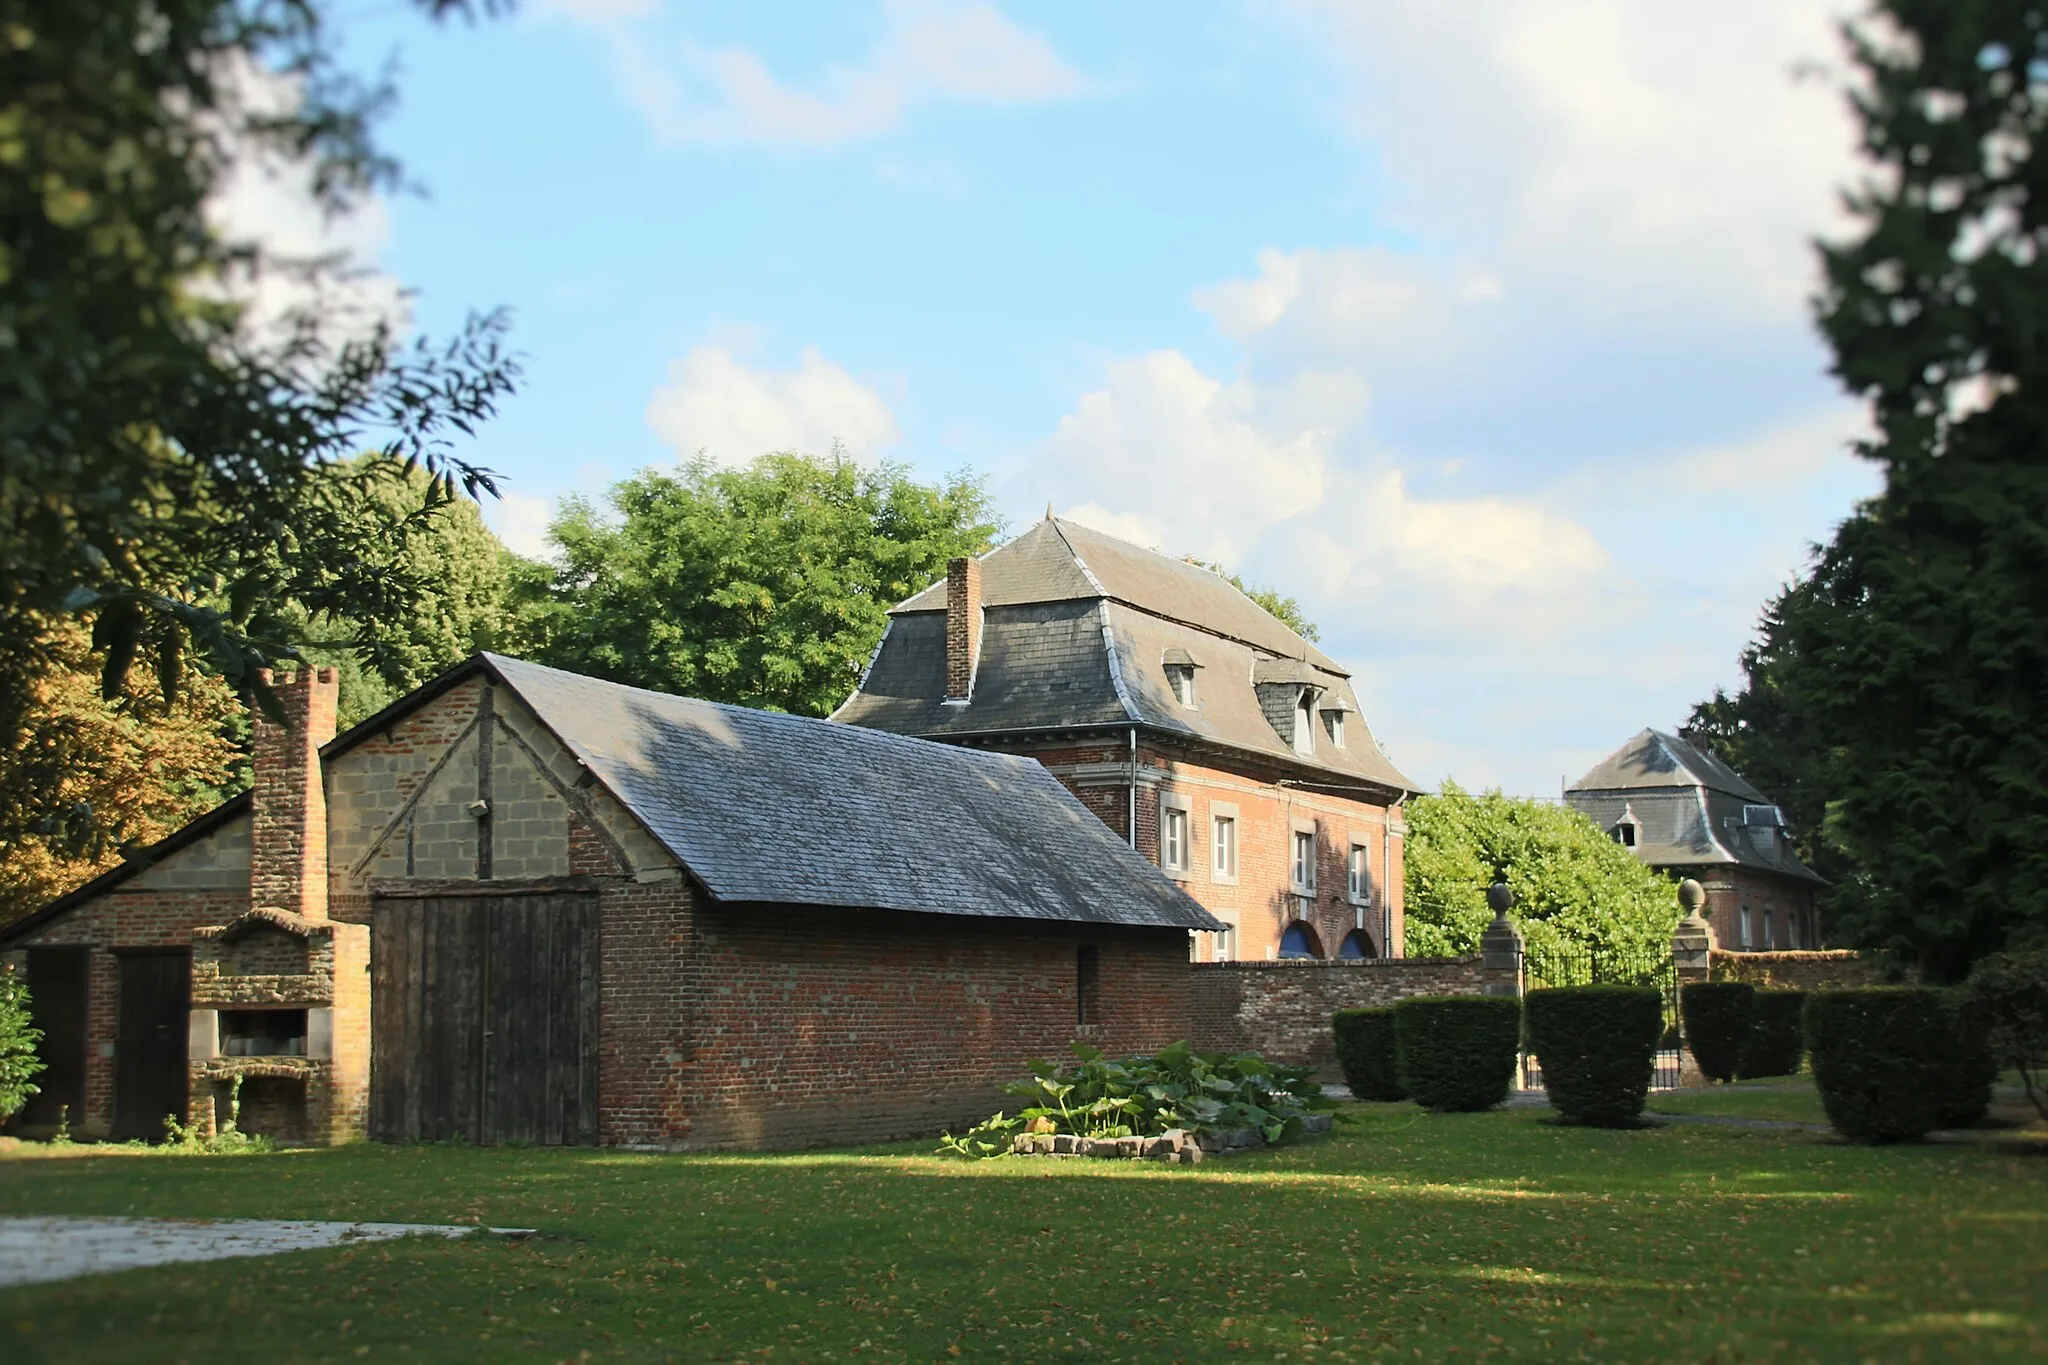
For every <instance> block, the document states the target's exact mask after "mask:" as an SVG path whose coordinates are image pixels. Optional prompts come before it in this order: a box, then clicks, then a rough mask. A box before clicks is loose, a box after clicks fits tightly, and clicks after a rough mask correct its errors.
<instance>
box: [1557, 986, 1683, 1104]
mask: <svg viewBox="0 0 2048 1365" xmlns="http://www.w3.org/2000/svg"><path fill="white" fill-rule="evenodd" d="M1522 1009H1523V1015H1524V1017H1525V1018H1526V1019H1527V1021H1528V1030H1529V1051H1531V1052H1533V1053H1535V1054H1536V1056H1537V1058H1538V1059H1539V1060H1540V1061H1541V1062H1542V1063H1543V1088H1544V1090H1545V1091H1547V1092H1548V1093H1549V1095H1550V1103H1551V1107H1552V1108H1554V1109H1556V1110H1557V1112H1558V1113H1559V1115H1561V1116H1562V1117H1563V1118H1565V1119H1566V1120H1567V1121H1569V1122H1572V1123H1586V1124H1592V1125H1594V1126H1595V1127H1601V1128H1618V1127H1620V1126H1622V1125H1623V1124H1626V1123H1628V1122H1630V1121H1631V1120H1633V1119H1634V1118H1635V1117H1636V1115H1638V1114H1640V1113H1642V1112H1643V1101H1644V1099H1645V1098H1647V1097H1648V1095H1649V1093H1650V1076H1651V1073H1652V1072H1653V1071H1654V1069H1655V1067H1656V1062H1657V1043H1658V1040H1659V1039H1660V1038H1661V1037H1662V1035H1663V1033H1664V999H1663V996H1662V994H1661V993H1660V992H1658V991H1657V989H1656V988H1655V987H1651V986H1565V987H1561V988H1558V989H1555V990H1540V991H1530V992H1529V998H1528V999H1527V1000H1525V1001H1523V1002H1522Z"/></svg>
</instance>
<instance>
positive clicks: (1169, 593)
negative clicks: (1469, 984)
mask: <svg viewBox="0 0 2048 1365" xmlns="http://www.w3.org/2000/svg"><path fill="white" fill-rule="evenodd" d="M981 583H982V608H983V611H982V636H981V654H980V658H979V661H978V663H977V666H976V669H975V678H974V693H973V696H972V698H971V699H970V701H969V702H968V704H966V705H964V706H963V705H957V704H952V705H949V704H947V703H946V701H945V694H946V630H945V607H946V585H945V583H944V582H943V581H941V582H939V583H936V584H934V585H932V586H931V587H929V588H927V589H925V590H924V591H923V592H920V593H918V594H916V595H915V596H913V597H911V598H909V599H908V600H906V601H904V602H902V603H901V604H899V605H898V606H897V607H896V608H895V609H894V611H892V612H891V614H890V621H889V629H888V633H887V634H886V635H885V636H884V637H883V640H882V645H881V648H880V649H878V650H877V651H876V653H875V658H874V661H873V663H872V664H871V665H870V666H869V669H868V673H867V676H866V677H865V678H863V679H862V681H861V685H860V687H859V688H858V689H857V690H856V691H855V692H854V694H853V695H852V696H851V697H849V698H848V699H847V701H846V703H845V705H843V706H841V707H840V708H839V710H838V711H837V712H835V713H834V714H833V717H832V719H833V720H835V721H840V722H843V723H846V724H849V725H857V726H862V727H867V728H873V729H880V730H889V731H893V732H895V733H897V734H904V735H917V736H921V737H924V738H928V739H941V740H943V739H964V738H967V737H970V736H972V737H993V736H1020V735H1028V734H1030V733H1033V732H1048V731H1059V730H1073V729H1087V728H1090V727H1100V726H1127V725H1131V724H1133V723H1136V724H1139V725H1142V726H1145V727H1147V728H1150V729H1154V730H1157V731H1161V732H1165V733H1169V734H1179V735H1184V736H1187V737H1189V738H1191V739H1196V740H1201V741H1205V742H1208V743H1212V744H1216V745H1220V746H1223V747H1227V748H1232V749H1238V750H1245V751H1249V752H1252V753H1256V754H1259V755H1262V756H1265V757H1268V758H1270V759H1274V760H1278V761H1281V762H1284V763H1286V764H1289V765H1293V766H1297V767H1307V768H1318V769H1322V770H1323V771H1325V772H1328V773H1333V774H1335V775H1337V776H1339V777H1342V778H1347V779H1351V780H1353V781H1357V782H1361V783H1368V784H1371V785H1374V786H1378V787H1381V788H1385V789H1386V790H1388V791H1389V792H1407V791H1415V790H1417V788H1416V787H1415V785H1414V783H1412V782H1410V781H1409V780H1408V778H1407V777H1405V776H1404V775H1403V774H1402V773H1401V771H1400V770H1399V769H1398V768H1396V767H1395V766H1394V765H1393V763H1392V762H1390V761H1389V760H1388V759H1387V757H1386V755H1385V754H1383V753H1382V752H1381V751H1380V748H1379V744H1378V742H1377V741H1376V740H1375V739H1374V738H1373V736H1372V732H1371V730H1370V729H1369V728H1368V727H1367V726H1366V724H1365V721H1364V716H1363V714H1362V711H1361V708H1360V707H1359V705H1358V698H1357V696H1356V694H1355V693H1354V692H1353V690H1352V685H1351V679H1350V676H1349V675H1348V674H1347V673H1345V671H1344V670H1343V669H1342V668H1341V667H1340V666H1339V665H1338V664H1336V663H1335V662H1334V661H1332V660H1331V659H1330V658H1329V657H1328V656H1327V655H1325V654H1324V653H1323V652H1322V651H1321V650H1319V649H1317V648H1316V647H1315V646H1314V645H1312V644H1310V643H1309V642H1308V641H1306V640H1304V639H1302V638H1301V637H1300V636H1299V635H1296V634H1295V633H1294V632H1293V631H1292V630H1290V629H1289V628H1288V627H1287V626H1286V625H1285V624H1284V623H1282V622H1281V621H1280V620H1279V619H1278V618H1277V617H1274V616H1273V615H1272V614H1271V613H1269V612H1267V611H1266V610H1265V609H1264V608H1263V607H1261V606H1259V605H1258V604H1257V603H1256V602H1253V601H1252V600H1251V599H1250V598H1249V597H1246V596H1245V595H1244V594H1243V593H1242V592H1239V591H1238V590H1237V589H1236V588H1235V587H1233V586H1232V585H1231V584H1230V583H1229V582H1227V581H1225V580H1224V579H1223V578H1221V577H1219V576H1218V575H1216V574H1213V573H1211V572H1209V571H1208V570H1207V569H1201V568H1197V567H1195V566H1194V565H1192V564H1187V563H1184V562H1182V561H1180V560H1177V559H1173V558H1171V557H1169V556H1167V555H1162V554H1159V553H1156V552H1155V551H1151V550H1145V549H1140V548H1139V547H1138V546H1135V545H1131V544H1128V543H1126V542H1124V541H1120V540H1117V539H1116V538H1115V537H1113V536H1107V535H1104V534H1102V533H1101V532H1099V531H1093V530H1090V529H1088V528H1087V527H1084V526H1079V525H1076V524H1075V523H1073V522H1070V521H1062V520H1060V519H1058V518H1054V517H1048V518H1046V519H1045V520H1044V521H1042V522H1040V523H1039V524H1038V525H1037V526H1035V527H1033V528H1032V529H1031V530H1029V531H1027V532H1026V533H1024V534H1023V535H1021V536H1019V537H1018V538H1017V539H1016V540H1013V541H1011V542H1009V543H1008V544H1006V545H1003V546H1000V547H999V548H997V549H995V550H992V551H990V552H989V553H988V554H987V555H985V556H984V557H983V558H982V561H981ZM1189 662H1192V663H1194V664H1195V665H1197V673H1196V679H1195V705H1194V706H1193V707H1192V708H1190V707H1186V706H1182V705H1181V704H1180V702H1179V699H1178V698H1176V697H1175V696H1174V694H1173V690H1172V686H1171V683H1170V680H1169V679H1168V677H1167V674H1166V666H1167V665H1168V664H1184V663H1189ZM1276 678H1279V679H1284V680H1289V681H1291V682H1292V683H1294V684H1297V685H1298V684H1303V683H1306V684H1308V685H1311V686H1313V687H1315V688H1316V689H1318V690H1319V692H1320V693H1321V694H1322V696H1323V698H1324V699H1325V701H1332V700H1335V701H1341V702H1342V703H1343V704H1344V709H1346V710H1347V711H1349V712H1350V713H1351V718H1350V719H1349V720H1348V721H1347V722H1346V725H1345V738H1346V742H1345V746H1344V747H1343V748H1338V747H1336V746H1335V745H1334V744H1332V743H1331V742H1330V740H1329V736H1328V735H1327V734H1326V733H1323V732H1321V731H1318V733H1317V735H1316V740H1317V742H1316V745H1315V748H1314V752H1313V753H1312V754H1309V755H1302V754H1298V753H1297V752H1296V751H1295V750H1294V748H1293V746H1292V744H1291V743H1290V742H1289V740H1288V739H1287V738H1285V737H1283V736H1282V735H1281V733H1280V732H1279V731H1278V730H1276V729H1275V728H1274V724H1273V722H1271V721H1269V720H1268V719H1267V716H1266V713H1265V711H1264V710H1263V709H1262V708H1261V706H1260V699H1259V696H1258V694H1257V691H1256V687H1255V684H1256V683H1270V682H1271V681H1273V680H1274V679H1276ZM1332 709H1334V708H1332Z"/></svg>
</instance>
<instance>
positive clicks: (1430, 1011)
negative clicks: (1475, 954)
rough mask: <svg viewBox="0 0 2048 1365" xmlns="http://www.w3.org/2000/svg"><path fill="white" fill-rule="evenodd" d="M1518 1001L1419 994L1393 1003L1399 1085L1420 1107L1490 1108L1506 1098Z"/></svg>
mask: <svg viewBox="0 0 2048 1365" xmlns="http://www.w3.org/2000/svg"><path fill="white" fill-rule="evenodd" d="M1521 1040H1522V1002H1521V1001H1519V1000H1516V999H1514V998H1513V997H1511V996H1500V995H1423V996H1416V997H1414V998H1412V999H1408V1000H1403V1001H1402V1002H1401V1003H1400V1004H1398V1005H1396V1006H1394V1047H1395V1066H1396V1068H1397V1069H1398V1071H1399V1074H1400V1078H1401V1087H1402V1088H1403V1089H1404V1090H1406V1091H1407V1092H1408V1094H1409V1096H1410V1097H1411V1098H1412V1099H1413V1100H1414V1101H1415V1102H1416V1103H1417V1104H1419V1105H1421V1106H1422V1107H1423V1108H1425V1109H1435V1110H1439V1111H1443V1112H1466V1111H1471V1110H1478V1109H1491V1108H1492V1107H1493V1106H1494V1105H1496V1104H1499V1103H1501V1102H1502V1101H1504V1100H1505V1099H1507V1097H1508V1089H1509V1087H1510V1086H1512V1085H1513V1084H1514V1079H1515V1061H1516V1056H1517V1054H1518V1052H1519V1051H1520V1048H1521Z"/></svg>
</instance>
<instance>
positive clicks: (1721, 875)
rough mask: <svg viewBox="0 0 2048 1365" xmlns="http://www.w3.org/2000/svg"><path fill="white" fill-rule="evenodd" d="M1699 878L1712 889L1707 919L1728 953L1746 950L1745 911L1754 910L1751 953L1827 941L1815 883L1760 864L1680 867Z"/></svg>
mask: <svg viewBox="0 0 2048 1365" xmlns="http://www.w3.org/2000/svg"><path fill="white" fill-rule="evenodd" d="M1677 870H1678V871H1680V872H1681V873H1683V874H1684V875H1687V876H1691V877H1695V878H1697V879H1698V880H1699V883H1700V885H1701V886H1702V887H1704V888H1705V889H1706V893H1707V907H1706V912H1705V913H1706V918H1707V922H1708V923H1709V924H1711V925H1712V926H1713V927H1714V941H1715V942H1716V943H1717V944H1718V945H1719V946H1720V947H1721V949H1722V950H1724V951H1727V952H1740V951H1743V950H1744V948H1745V945H1744V944H1743V942H1742V910H1743V907H1744V906H1747V907H1748V908H1749V912H1750V943H1749V944H1748V945H1747V946H1748V948H1749V949H1750V950H1752V951H1757V950H1761V951H1767V952H1769V951H1785V950H1788V949H1793V948H1795V945H1796V948H1797V949H1798V950H1800V951H1806V950H1811V949H1814V948H1816V947H1818V946H1819V944H1820V943H1821V942H1823V941H1824V934H1825V927H1824V926H1822V925H1821V924H1820V923H1819V916H1818V913H1817V911H1816V909H1815V894H1814V887H1813V884H1812V883H1811V882H1806V881H1801V880H1799V879H1797V878H1793V877H1783V876H1779V875H1778V874H1776V873H1773V872H1765V871H1762V870H1761V869H1758V868H1750V867H1734V866H1728V865H1718V866H1713V867H1696V868H1685V869H1677Z"/></svg>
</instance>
